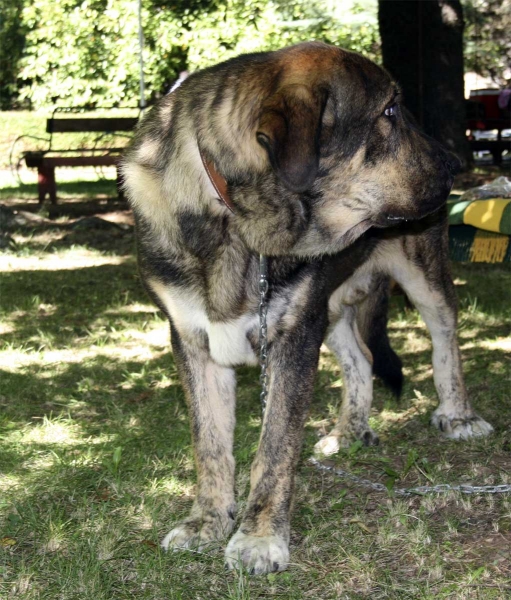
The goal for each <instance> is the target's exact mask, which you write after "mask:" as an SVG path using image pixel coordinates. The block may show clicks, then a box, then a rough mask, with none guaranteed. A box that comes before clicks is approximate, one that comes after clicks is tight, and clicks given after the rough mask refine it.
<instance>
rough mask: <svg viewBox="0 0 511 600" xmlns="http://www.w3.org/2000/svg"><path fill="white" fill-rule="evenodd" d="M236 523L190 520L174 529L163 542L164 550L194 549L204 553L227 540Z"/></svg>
mask: <svg viewBox="0 0 511 600" xmlns="http://www.w3.org/2000/svg"><path fill="white" fill-rule="evenodd" d="M233 527H234V521H231V520H229V521H228V522H222V521H220V520H215V521H209V522H207V521H206V522H203V521H199V520H195V519H189V520H186V521H183V522H182V523H180V524H179V525H178V526H177V527H174V529H172V531H170V532H169V533H167V535H166V536H165V537H164V538H163V540H162V542H161V547H162V548H163V549H164V550H180V549H187V548H193V549H194V550H198V551H199V552H202V551H204V550H207V549H208V548H211V547H212V546H214V545H215V544H217V543H218V542H219V541H221V540H223V539H225V538H226V537H227V536H228V535H229V534H230V533H231V531H232V530H233Z"/></svg>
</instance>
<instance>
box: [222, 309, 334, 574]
mask: <svg viewBox="0 0 511 600" xmlns="http://www.w3.org/2000/svg"><path fill="white" fill-rule="evenodd" d="M324 312H325V313H326V310H325V311H324ZM320 320H322V317H320V319H316V318H314V319H310V321H309V323H304V322H303V321H302V323H301V324H300V330H299V331H297V329H296V328H295V329H294V330H293V331H289V332H287V333H285V334H283V335H281V336H280V338H279V339H277V340H274V341H273V344H272V347H271V351H270V353H269V372H270V381H269V396H268V403H267V406H266V411H265V415H264V419H263V425H262V431H261V438H260V441H259V448H258V450H257V454H256V457H255V459H254V462H253V464H252V471H251V480H250V484H251V485H250V495H249V498H248V502H247V508H246V511H245V515H244V517H243V520H242V522H241V525H240V528H239V530H238V531H237V533H236V534H235V535H234V536H233V538H232V539H231V540H230V542H229V544H228V546H227V549H226V563H227V566H228V567H230V568H236V567H238V566H244V567H246V568H247V569H248V570H249V571H251V572H252V573H256V574H260V573H267V572H270V571H281V570H283V569H285V568H286V567H287V565H288V562H289V527H290V525H289V519H290V513H291V504H292V494H293V485H294V471H295V467H296V464H297V462H298V459H299V456H300V449H301V446H302V438H303V427H304V423H305V419H306V416H307V411H308V407H309V404H310V400H311V397H312V392H313V385H314V376H315V373H316V370H317V364H318V358H319V349H320V346H321V340H322V337H323V334H324V330H325V325H324V324H323V323H322V322H321V321H320Z"/></svg>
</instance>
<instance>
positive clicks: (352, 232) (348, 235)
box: [338, 219, 374, 250]
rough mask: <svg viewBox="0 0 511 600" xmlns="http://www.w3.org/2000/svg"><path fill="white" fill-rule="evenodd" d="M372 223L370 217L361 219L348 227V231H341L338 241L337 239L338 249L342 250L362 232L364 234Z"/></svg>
mask: <svg viewBox="0 0 511 600" xmlns="http://www.w3.org/2000/svg"><path fill="white" fill-rule="evenodd" d="M373 225H374V223H373V222H372V220H371V219H364V220H363V221H360V223H357V224H356V225H353V227H351V228H350V229H348V231H346V232H345V233H343V234H342V235H341V237H340V238H339V241H338V243H339V246H340V247H339V250H344V248H347V247H348V246H350V245H351V244H353V242H354V241H355V240H357V239H358V238H359V237H360V236H361V235H362V234H364V233H365V232H366V231H367V230H368V229H370V228H371V227H372V226H373Z"/></svg>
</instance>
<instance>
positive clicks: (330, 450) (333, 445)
mask: <svg viewBox="0 0 511 600" xmlns="http://www.w3.org/2000/svg"><path fill="white" fill-rule="evenodd" d="M356 440H361V441H362V442H363V443H364V446H378V444H379V443H380V438H379V437H378V436H377V434H376V433H375V432H374V431H373V430H372V429H371V428H370V427H367V428H366V429H364V430H362V431H361V432H357V433H344V432H337V431H335V430H334V431H331V432H330V433H329V434H328V435H325V437H323V438H321V439H320V440H319V442H317V443H316V445H315V446H314V454H316V455H317V456H331V455H332V454H335V453H336V452H339V450H340V449H341V448H349V447H350V446H351V444H353V442H355V441H356Z"/></svg>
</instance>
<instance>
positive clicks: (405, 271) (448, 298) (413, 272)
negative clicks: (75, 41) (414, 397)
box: [394, 259, 493, 439]
mask: <svg viewBox="0 0 511 600" xmlns="http://www.w3.org/2000/svg"><path fill="white" fill-rule="evenodd" d="M436 268H437V270H436V271H435V272H434V273H431V274H429V273H428V270H427V269H424V270H423V269H419V268H417V267H416V266H415V265H414V264H413V263H412V262H411V261H406V262H404V259H403V262H402V263H401V265H400V266H399V268H398V269H396V272H395V273H394V277H395V278H396V280H397V281H398V283H399V284H400V285H401V287H402V288H403V289H404V290H405V292H406V294H407V295H408V297H409V298H410V300H411V301H412V302H413V303H414V304H415V306H416V307H417V309H418V310H419V312H420V314H421V316H422V318H423V319H424V322H425V323H426V326H427V328H428V330H429V332H430V334H431V340H432V343H433V378H434V381H435V387H436V390H437V394H438V397H439V399H440V404H439V406H438V408H437V409H436V410H435V412H434V413H433V416H432V419H431V422H432V424H433V425H434V426H435V427H437V428H438V429H440V431H442V432H443V433H444V435H446V436H447V437H449V438H453V439H467V438H470V437H473V436H480V435H488V434H490V433H491V432H492V431H493V427H492V426H491V425H490V424H489V423H487V422H486V421H485V420H484V419H482V418H481V417H479V416H478V415H476V413H475V412H474V409H473V408H472V406H471V404H470V401H469V399H468V394H467V390H466V387H465V381H464V378H463V370H462V365H461V355H460V350H459V346H458V340H457V337H456V326H457V306H456V292H455V289H454V284H453V282H452V279H451V276H450V274H449V273H448V271H447V267H446V266H445V267H444V266H443V265H442V264H439V265H436ZM441 269H442V270H441Z"/></svg>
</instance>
